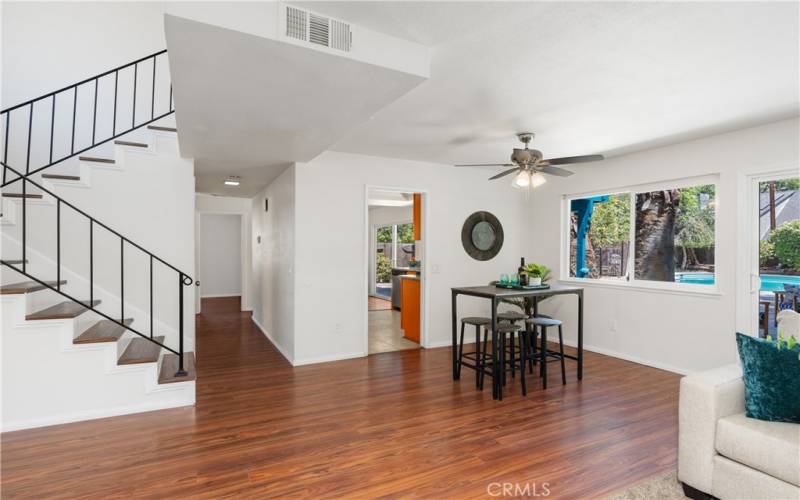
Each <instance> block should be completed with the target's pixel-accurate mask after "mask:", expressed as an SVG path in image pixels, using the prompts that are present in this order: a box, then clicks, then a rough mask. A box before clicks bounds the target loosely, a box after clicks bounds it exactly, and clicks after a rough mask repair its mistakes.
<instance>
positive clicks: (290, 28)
mask: <svg viewBox="0 0 800 500" xmlns="http://www.w3.org/2000/svg"><path fill="white" fill-rule="evenodd" d="M286 36H287V37H289V38H294V39H296V40H302V41H304V42H310V43H313V44H315V45H322V46H323V47H329V48H331V49H336V50H342V51H344V52H350V48H351V46H352V43H353V33H352V32H351V31H350V25H349V24H348V23H345V22H342V21H337V20H336V19H330V18H328V17H325V16H320V15H319V14H314V13H313V12H308V11H305V10H303V9H298V8H297V7H290V6H288V5H287V6H286Z"/></svg>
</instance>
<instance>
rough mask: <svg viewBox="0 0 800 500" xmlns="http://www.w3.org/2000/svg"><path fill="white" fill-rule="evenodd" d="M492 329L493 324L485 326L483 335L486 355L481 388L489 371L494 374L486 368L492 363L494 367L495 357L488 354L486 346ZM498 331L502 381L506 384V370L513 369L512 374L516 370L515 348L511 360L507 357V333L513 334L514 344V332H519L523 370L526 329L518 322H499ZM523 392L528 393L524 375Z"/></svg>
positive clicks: (523, 366) (520, 364)
mask: <svg viewBox="0 0 800 500" xmlns="http://www.w3.org/2000/svg"><path fill="white" fill-rule="evenodd" d="M491 331H492V326H491V324H489V325H487V326H486V327H485V328H484V337H483V342H484V344H483V345H484V347H483V349H484V357H483V366H482V367H481V368H482V370H481V380H480V386H479V387H480V388H481V389H483V380H484V376H485V374H486V373H489V376H492V375H491V374H492V372H491V371H489V370H487V369H486V368H487V366H486V365H487V364H489V363H491V365H492V367H494V357H493V356H490V355H489V354H487V348H486V344H487V341H488V338H489V332H491ZM497 333H498V335H499V337H498V354H499V355H500V357H499V359H498V362H499V363H500V367H501V369H500V375H501V382H502V384H503V385H505V384H506V372H508V371H511V372H512V375H513V372H514V370H515V364H514V363H515V359H514V354H513V349H512V355H511V356H512V359H510V360H507V359H505V353H506V352H507V350H506V335H507V334H511V344H512V345H513V343H514V334H515V333H516V334H517V336H518V337H519V339H520V346H521V347H520V356H519V366H520V370H523V369H524V368H525V356H524V355H522V353H524V352H525V347H526V346H525V343H524V342H525V340H524V339H525V336H524V330H523V328H522V326H521V325H518V324H516V323H499V324H498V325H497ZM522 392H523V394H525V393H527V388H526V387H525V378H524V377H523V378H522Z"/></svg>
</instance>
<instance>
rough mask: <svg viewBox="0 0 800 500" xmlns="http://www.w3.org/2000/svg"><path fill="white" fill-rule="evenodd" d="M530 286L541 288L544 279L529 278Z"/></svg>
mask: <svg viewBox="0 0 800 500" xmlns="http://www.w3.org/2000/svg"><path fill="white" fill-rule="evenodd" d="M528 284H529V285H531V286H539V285H541V284H542V278H528Z"/></svg>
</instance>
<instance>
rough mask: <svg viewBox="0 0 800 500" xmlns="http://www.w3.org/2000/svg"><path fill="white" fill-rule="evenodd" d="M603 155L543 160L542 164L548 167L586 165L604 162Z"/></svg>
mask: <svg viewBox="0 0 800 500" xmlns="http://www.w3.org/2000/svg"><path fill="white" fill-rule="evenodd" d="M603 159H604V157H603V155H583V156H565V157H563V158H550V159H549V160H543V161H542V163H546V164H548V165H568V164H570V163H585V162H587V161H599V160H603Z"/></svg>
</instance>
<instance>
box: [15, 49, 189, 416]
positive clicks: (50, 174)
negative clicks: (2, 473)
mask: <svg viewBox="0 0 800 500" xmlns="http://www.w3.org/2000/svg"><path fill="white" fill-rule="evenodd" d="M165 63H166V51H161V52H158V53H156V54H153V55H150V56H147V57H145V58H142V59H139V60H137V61H134V62H132V63H129V64H126V65H124V66H120V67H118V68H115V69H112V70H110V71H107V72H105V73H103V74H100V75H97V76H94V77H91V78H88V79H86V80H83V81H82V82H79V83H77V84H75V85H71V86H68V87H65V88H63V89H61V90H59V91H56V92H52V93H50V94H46V95H44V96H41V97H39V98H36V99H33V100H31V101H28V102H26V103H22V104H19V105H16V106H13V107H11V108H8V109H6V110H3V111H2V112H0V125H2V126H3V129H2V138H3V139H4V142H3V146H2V150H0V151H1V152H2V158H3V161H2V162H0V163H1V165H0V166H2V169H3V182H2V187H3V189H2V196H1V197H0V203H2V216H0V229H2V231H3V234H2V247H1V250H0V264H2V266H0V268H2V276H0V278H2V284H1V285H0V305H1V306H2V333H1V334H0V340H1V341H2V349H1V351H2V362H3V363H2V365H3V368H2V371H3V373H2V374H3V380H4V382H3V416H2V417H3V418H2V430H3V431H10V430H16V429H22V428H27V427H37V426H41V425H51V424H55V423H63V422H70V421H76V420H85V419H89V418H98V417H105V416H111V415H119V414H125V413H132V412H139V411H147V410H153V409H161V408H169V407H175V406H183V405H191V404H194V398H195V386H194V380H195V368H194V353H193V352H191V351H187V350H185V349H184V347H185V346H184V340H185V339H184V336H185V334H184V323H185V315H186V314H187V312H186V311H184V309H185V307H184V288H185V287H187V286H190V285H192V283H193V280H192V278H191V277H190V276H189V275H188V274H187V273H186V272H184V271H182V270H180V269H179V268H178V267H177V266H174V265H172V264H170V263H169V262H167V261H166V259H164V258H162V257H159V256H158V255H156V254H155V253H153V252H150V251H149V250H147V249H146V248H145V247H144V245H141V244H139V243H137V242H135V241H133V240H132V239H131V238H128V237H126V236H125V235H124V233H123V232H122V231H125V228H112V227H110V226H109V225H108V224H106V223H105V222H103V220H102V219H103V217H102V215H100V216H98V217H97V218H95V217H94V216H92V215H90V214H89V213H87V211H85V210H84V209H82V208H81V207H88V206H91V207H93V209H94V210H95V211H103V212H104V211H106V210H111V209H113V206H108V205H109V203H110V204H111V205H113V196H114V193H113V192H110V193H109V192H107V191H106V190H104V188H108V187H111V186H113V187H114V188H115V189H117V190H119V189H120V188H121V189H124V188H125V182H127V179H130V178H136V176H139V177H141V175H149V173H145V172H143V171H140V170H141V167H142V165H145V164H148V165H150V166H151V167H152V168H155V169H156V170H155V171H158V167H159V166H160V165H162V164H165V163H168V162H186V161H187V160H181V159H180V158H178V155H177V151H178V148H177V134H176V132H177V130H176V129H175V128H174V127H173V126H171V125H170V124H169V123H165V122H166V120H162V119H164V118H167V117H169V116H170V115H172V114H173V113H174V108H173V101H172V90H171V86H166V85H165V84H164V83H163V82H162V80H163V78H164V75H168V68H165V67H164V66H165ZM148 71H149V72H148ZM129 73H132V76H131V75H128V74H129ZM126 75H128V76H129V86H128V88H127V89H126V90H127V92H128V95H123V94H124V92H123V91H122V88H123V85H122V84H121V82H122V81H124V80H125V77H126ZM159 78H160V79H159ZM112 85H113V87H112ZM112 88H113V103H112V101H111V100H110V99H109V101H108V102H106V103H105V104H104V101H103V96H104V95H105V96H107V97H110V95H111V89H112ZM167 88H168V90H166V89H167ZM87 89H88V95H89V96H90V97H91V96H92V94H93V98H90V99H89V100H88V101H87V100H86V99H84V98H82V96H85V95H87ZM167 94H168V100H167V99H166V97H165V95H167ZM65 101H66V102H67V104H69V102H70V101H71V102H72V106H71V109H70V107H69V106H67V108H66V109H67V112H68V115H67V117H66V118H65V117H64V116H59V115H58V113H57V111H58V112H60V111H63V108H64V106H62V104H63V103H64V102H65ZM87 102H88V103H89V106H88V107H87V106H85V105H86V104H87ZM123 102H124V103H125V104H123ZM79 103H80V104H81V106H80V107H79ZM42 108H45V110H48V109H49V113H42V112H41V111H42ZM137 115H138V116H137ZM88 116H91V129H90V130H91V135H90V137H84V138H83V139H81V130H82V128H81V126H80V125H79V124H80V123H81V120H83V122H84V127H83V128H84V129H86V130H85V131H87V132H88V130H89V121H88V118H86V117H88ZM48 118H49V121H48ZM42 121H44V123H41V122H42ZM70 121H71V126H69V123H70ZM64 123H66V124H67V130H71V133H70V134H66V133H63V132H64V130H63V129H64V127H60V128H59V126H58V125H59V124H62V125H63V124H64ZM15 124H16V125H18V126H17V127H16V128H15ZM76 124H77V125H76ZM25 128H27V132H26V131H25ZM48 128H49V134H46V133H37V132H36V131H37V130H39V131H42V130H43V131H44V132H46V131H47V129H48ZM59 131H60V132H62V133H60V134H59ZM84 135H87V136H88V133H87V134H84ZM82 140H83V142H81V141H82ZM59 142H61V143H62V144H59ZM109 147H110V148H111V149H110V150H109ZM59 152H61V154H59ZM159 162H160V163H159ZM70 164H72V165H70ZM53 167H56V168H53ZM109 200H111V201H110V202H109ZM129 229H130V228H129ZM83 233H87V235H86V236H88V241H87V239H86V238H85V237H84V235H83ZM79 234H80V235H79ZM77 243H80V244H81V245H77ZM76 245H77V246H76ZM53 247H55V248H53ZM79 247H80V248H79ZM112 265H116V268H115V269H116V270H111V269H110V266H112ZM87 268H88V269H87ZM148 272H149V282H148ZM112 277H113V279H112ZM117 278H118V279H117ZM176 302H177V303H176ZM148 305H149V307H148ZM189 314H192V312H191V311H189Z"/></svg>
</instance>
